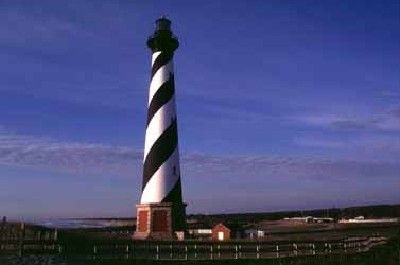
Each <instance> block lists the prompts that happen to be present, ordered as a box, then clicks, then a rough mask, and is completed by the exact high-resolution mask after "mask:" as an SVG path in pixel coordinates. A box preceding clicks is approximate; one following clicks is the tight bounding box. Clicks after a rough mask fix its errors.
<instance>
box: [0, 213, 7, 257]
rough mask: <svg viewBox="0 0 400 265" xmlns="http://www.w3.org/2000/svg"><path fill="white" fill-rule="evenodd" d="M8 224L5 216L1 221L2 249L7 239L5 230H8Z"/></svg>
mask: <svg viewBox="0 0 400 265" xmlns="http://www.w3.org/2000/svg"><path fill="white" fill-rule="evenodd" d="M6 224H7V217H5V216H3V219H2V221H1V227H0V241H1V244H0V251H2V250H3V241H4V239H5V234H6V233H5V231H6Z"/></svg>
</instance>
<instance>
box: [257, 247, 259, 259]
mask: <svg viewBox="0 0 400 265" xmlns="http://www.w3.org/2000/svg"><path fill="white" fill-rule="evenodd" d="M257 259H260V245H257Z"/></svg>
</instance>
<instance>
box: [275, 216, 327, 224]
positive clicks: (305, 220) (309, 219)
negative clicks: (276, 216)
mask: <svg viewBox="0 0 400 265" xmlns="http://www.w3.org/2000/svg"><path fill="white" fill-rule="evenodd" d="M283 220H284V221H287V222H292V223H299V224H322V223H334V222H335V219H333V218H331V217H313V216H305V217H285V218H283Z"/></svg>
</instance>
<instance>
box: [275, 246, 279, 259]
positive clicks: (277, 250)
mask: <svg viewBox="0 0 400 265" xmlns="http://www.w3.org/2000/svg"><path fill="white" fill-rule="evenodd" d="M276 257H277V258H279V245H276Z"/></svg>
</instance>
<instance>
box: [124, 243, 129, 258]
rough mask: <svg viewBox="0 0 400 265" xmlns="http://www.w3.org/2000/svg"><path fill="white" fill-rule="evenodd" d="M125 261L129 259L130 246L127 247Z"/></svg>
mask: <svg viewBox="0 0 400 265" xmlns="http://www.w3.org/2000/svg"><path fill="white" fill-rule="evenodd" d="M125 259H129V245H126V246H125Z"/></svg>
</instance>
